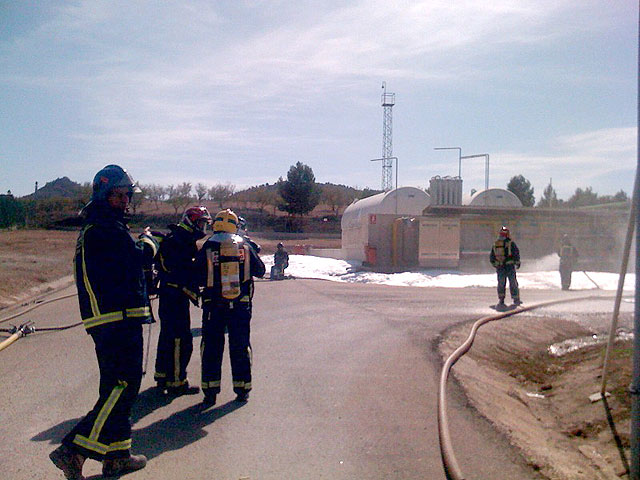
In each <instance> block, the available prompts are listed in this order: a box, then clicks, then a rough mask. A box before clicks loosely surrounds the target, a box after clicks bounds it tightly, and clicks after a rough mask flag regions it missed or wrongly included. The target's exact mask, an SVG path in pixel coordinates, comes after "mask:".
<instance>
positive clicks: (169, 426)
mask: <svg viewBox="0 0 640 480" xmlns="http://www.w3.org/2000/svg"><path fill="white" fill-rule="evenodd" d="M244 405H246V404H245V403H243V402H236V401H230V402H227V403H225V404H224V405H220V406H219V407H215V408H211V407H209V408H206V407H204V406H203V405H202V404H197V405H192V406H191V407H188V408H186V409H184V410H182V411H179V412H176V413H174V414H173V415H171V416H169V417H167V418H165V419H163V420H159V421H157V422H155V423H153V424H151V425H149V426H147V427H144V428H141V429H138V430H134V431H133V432H132V437H133V444H134V445H135V449H136V451H137V452H139V453H143V454H144V455H146V456H147V458H149V459H152V458H154V457H157V456H159V455H160V454H162V453H164V452H168V451H171V450H179V449H181V448H182V447H185V446H187V445H189V444H191V443H193V442H196V441H198V440H200V439H201V438H204V437H206V436H207V432H206V431H205V430H204V427H206V426H207V425H210V424H212V423H213V422H215V421H216V420H217V419H219V418H222V417H224V416H225V415H227V414H229V413H232V412H234V411H235V410H237V409H239V408H241V407H243V406H244Z"/></svg>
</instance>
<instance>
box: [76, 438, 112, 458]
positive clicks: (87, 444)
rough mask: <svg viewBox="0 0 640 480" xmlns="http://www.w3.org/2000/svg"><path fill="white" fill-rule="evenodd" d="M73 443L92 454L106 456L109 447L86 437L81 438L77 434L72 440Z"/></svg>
mask: <svg viewBox="0 0 640 480" xmlns="http://www.w3.org/2000/svg"><path fill="white" fill-rule="evenodd" d="M73 443H75V444H76V445H78V446H80V447H84V448H86V449H87V450H91V451H92V452H96V453H99V454H100V455H106V453H107V451H108V450H109V447H108V446H107V445H105V444H104V443H100V442H96V441H94V440H89V439H88V438H87V437H83V436H82V435H79V434H77V435H76V436H75V437H74V438H73Z"/></svg>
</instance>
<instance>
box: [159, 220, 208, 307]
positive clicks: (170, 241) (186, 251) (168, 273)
mask: <svg viewBox="0 0 640 480" xmlns="http://www.w3.org/2000/svg"><path fill="white" fill-rule="evenodd" d="M169 230H170V233H169V234H168V235H166V236H165V237H164V238H163V239H162V240H161V242H160V251H159V254H158V257H157V258H156V266H157V269H158V273H159V276H160V288H163V287H168V288H175V289H178V290H180V291H181V292H182V293H184V294H185V295H186V296H188V297H189V298H190V299H191V300H194V301H196V300H197V298H198V285H197V279H196V277H195V270H194V263H193V261H194V258H195V256H196V253H197V252H198V247H197V246H196V241H197V240H200V239H201V238H203V237H204V233H202V232H199V231H194V229H193V228H191V227H189V226H188V225H185V224H184V223H182V222H181V223H179V224H177V225H176V224H171V225H169Z"/></svg>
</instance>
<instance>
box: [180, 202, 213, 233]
mask: <svg viewBox="0 0 640 480" xmlns="http://www.w3.org/2000/svg"><path fill="white" fill-rule="evenodd" d="M182 223H184V224H185V225H186V226H188V227H191V228H193V229H194V230H197V231H199V232H204V231H205V230H206V229H207V225H209V224H210V223H211V215H210V214H209V211H208V210H207V207H203V206H198V207H190V208H187V210H186V211H185V212H184V214H183V215H182Z"/></svg>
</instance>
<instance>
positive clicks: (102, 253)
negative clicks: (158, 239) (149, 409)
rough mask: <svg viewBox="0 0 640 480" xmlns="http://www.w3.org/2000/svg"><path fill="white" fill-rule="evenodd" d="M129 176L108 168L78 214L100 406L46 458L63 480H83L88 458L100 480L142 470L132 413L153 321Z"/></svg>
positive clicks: (79, 274) (83, 300) (82, 283)
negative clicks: (132, 219)
mask: <svg viewBox="0 0 640 480" xmlns="http://www.w3.org/2000/svg"><path fill="white" fill-rule="evenodd" d="M136 191H137V192H139V191H140V189H138V188H137V187H136V186H135V184H134V182H133V180H132V179H131V177H130V176H129V174H128V173H127V172H126V171H125V170H123V169H122V168H121V167H119V166H117V165H107V166H106V167H104V168H103V169H102V170H100V171H99V172H98V173H97V174H96V176H95V178H94V180H93V194H92V197H91V201H90V202H89V203H88V204H87V206H86V207H85V208H84V209H83V210H82V212H81V214H82V215H83V216H84V224H83V227H82V231H81V232H80V234H79V236H78V241H77V245H76V254H75V258H74V269H75V279H76V286H77V288H78V302H79V304H80V314H81V317H82V321H83V323H84V326H85V328H86V330H87V333H88V334H89V335H91V338H92V340H93V342H94V343H95V350H96V355H97V357H98V366H99V369H100V390H99V398H98V401H97V402H96V404H95V406H94V407H93V410H91V411H90V412H89V413H88V414H87V415H86V416H85V417H84V418H83V419H82V420H80V422H79V423H78V424H77V425H76V426H75V427H73V429H72V430H71V432H69V433H68V434H67V435H66V436H65V437H64V439H63V440H62V445H61V446H60V447H58V448H57V449H56V450H54V451H53V452H51V454H50V455H49V458H50V459H51V460H52V461H53V463H54V464H55V465H56V467H58V468H60V469H61V470H62V471H63V473H64V475H65V477H66V478H68V479H82V478H83V476H82V466H83V464H84V461H85V460H86V459H87V458H93V459H95V460H98V461H101V462H102V465H103V466H102V472H103V475H105V476H114V475H120V474H123V473H126V472H131V471H134V470H139V469H141V468H144V466H145V465H146V463H147V459H146V457H145V456H144V455H131V453H130V449H131V423H130V420H129V416H130V413H131V407H132V405H133V403H134V401H135V399H136V397H137V395H138V390H139V388H140V382H141V380H142V349H143V342H142V324H143V323H146V322H149V321H151V313H150V308H149V299H148V297H147V293H146V287H145V279H144V272H143V268H142V263H143V258H142V256H143V253H142V251H143V249H142V245H141V244H139V243H136V242H135V241H134V240H133V238H132V237H131V235H130V233H129V228H128V227H127V220H128V219H127V216H126V212H127V209H128V205H129V202H130V201H131V197H132V195H133V193H134V192H136Z"/></svg>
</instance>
